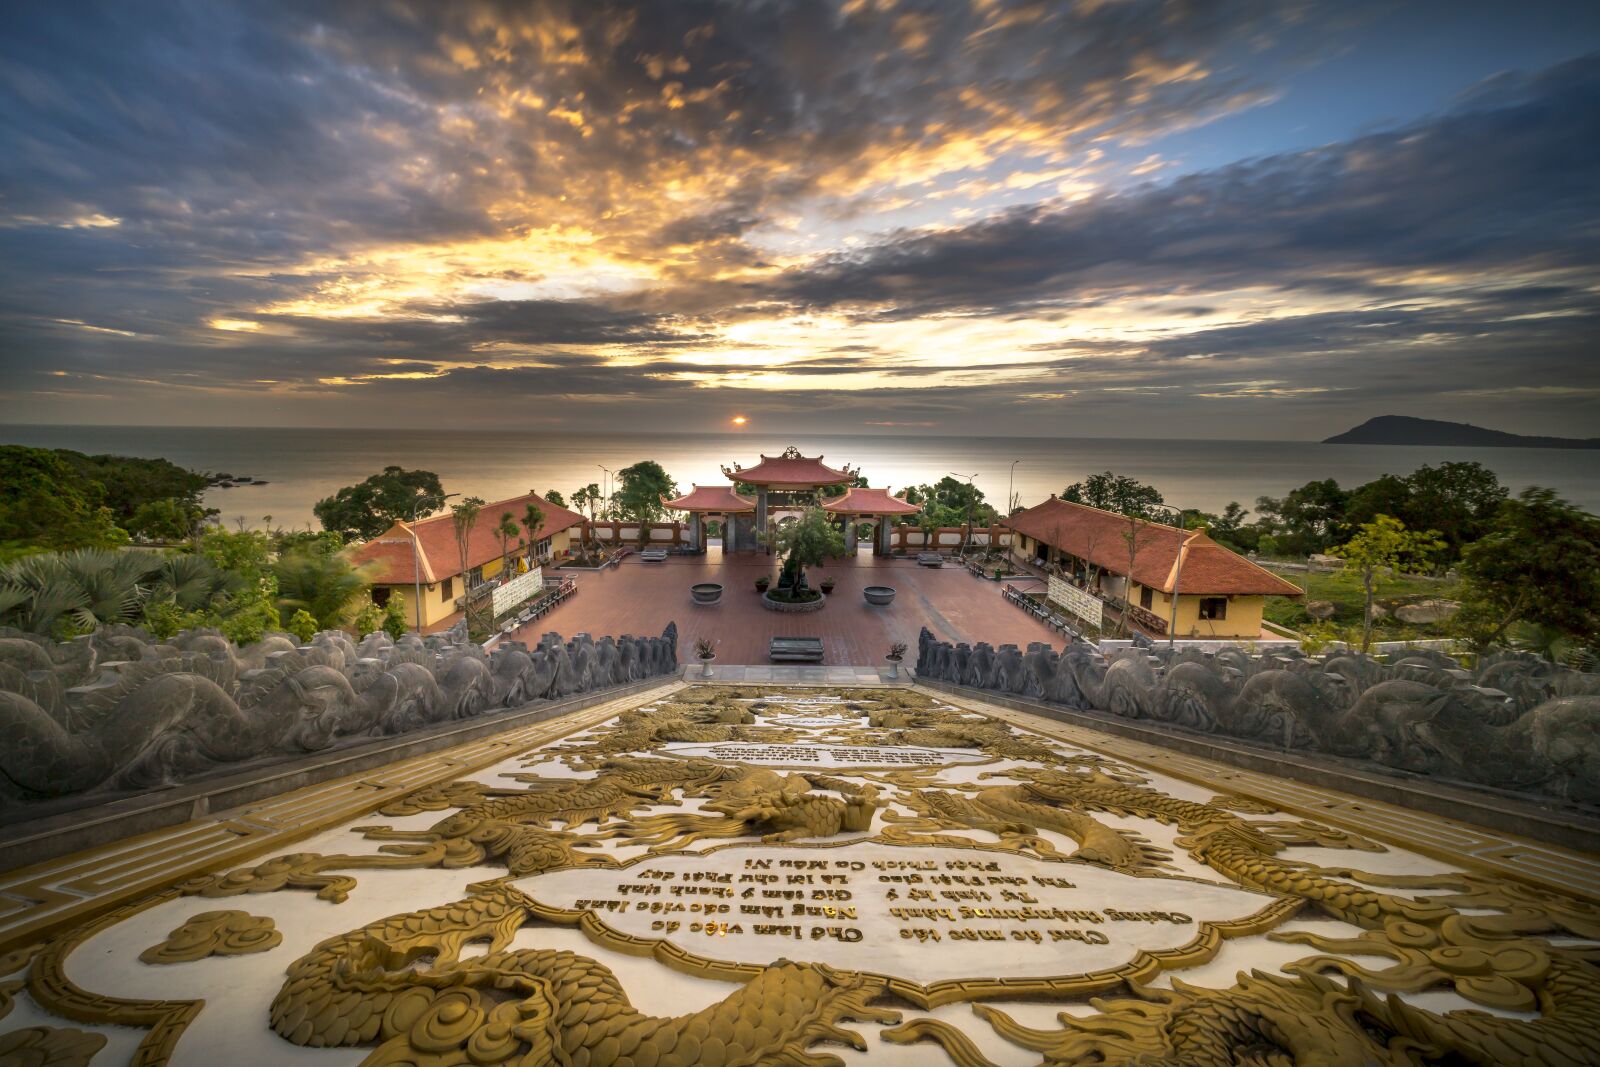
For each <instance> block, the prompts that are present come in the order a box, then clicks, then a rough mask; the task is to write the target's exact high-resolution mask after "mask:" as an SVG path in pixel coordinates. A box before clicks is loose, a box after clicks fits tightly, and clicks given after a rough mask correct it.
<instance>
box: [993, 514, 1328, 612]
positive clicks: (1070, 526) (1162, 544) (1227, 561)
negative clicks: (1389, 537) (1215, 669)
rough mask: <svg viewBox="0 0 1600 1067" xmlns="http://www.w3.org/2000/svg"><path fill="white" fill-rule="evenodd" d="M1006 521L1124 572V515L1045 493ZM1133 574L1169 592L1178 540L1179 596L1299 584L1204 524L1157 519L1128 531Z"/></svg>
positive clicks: (1287, 591) (1277, 590) (1285, 589)
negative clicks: (1188, 526)
mask: <svg viewBox="0 0 1600 1067" xmlns="http://www.w3.org/2000/svg"><path fill="white" fill-rule="evenodd" d="M1000 525H1001V526H1008V527H1010V528H1011V529H1013V530H1015V531H1017V532H1018V533H1020V534H1026V535H1027V536H1028V537H1031V538H1033V539H1034V540H1036V541H1042V542H1044V543H1045V544H1047V545H1053V546H1055V547H1056V548H1059V549H1061V550H1063V551H1065V552H1069V553H1071V554H1072V555H1074V556H1077V557H1078V558H1079V559H1083V560H1087V561H1088V562H1090V563H1093V564H1094V565H1095V566H1097V567H1102V568H1104V569H1105V570H1107V571H1110V572H1111V573H1113V574H1126V573H1127V572H1128V535H1129V532H1130V530H1131V529H1132V527H1131V526H1130V523H1129V521H1128V518H1127V517H1126V516H1124V515H1117V514H1115V513H1113V512H1109V511H1101V510H1100V509H1099V508H1091V507H1089V506H1088V505H1086V504H1074V503H1073V502H1072V501H1070V500H1061V499H1059V498H1057V497H1051V498H1050V499H1049V500H1046V501H1045V502H1044V503H1043V504H1040V505H1038V506H1037V507H1031V508H1028V509H1027V510H1026V511H1019V512H1017V513H1016V514H1015V515H1013V516H1011V518H1009V519H1002V520H1001V521H1000ZM1134 540H1135V553H1134V558H1133V580H1134V581H1136V582H1138V583H1139V584H1140V585H1143V586H1146V587H1148V588H1151V589H1158V590H1160V591H1161V592H1163V593H1171V592H1172V581H1173V576H1174V574H1175V573H1176V572H1177V570H1178V568H1177V562H1178V552H1179V547H1180V546H1182V551H1183V571H1182V573H1181V575H1178V594H1179V595H1180V596H1184V595H1193V596H1212V595H1217V596H1226V595H1250V594H1265V595H1270V596H1299V595H1300V587H1299V586H1297V585H1295V584H1294V583H1292V582H1287V581H1284V580H1283V579H1282V578H1279V577H1278V576H1277V575H1276V574H1273V573H1272V572H1271V571H1268V570H1265V569H1263V568H1261V567H1258V566H1256V565H1255V564H1254V563H1251V562H1250V561H1249V560H1247V559H1245V558H1244V557H1243V556H1241V555H1239V554H1238V553H1237V552H1232V551H1230V550H1228V549H1226V548H1224V547H1222V546H1221V545H1219V544H1217V543H1216V542H1215V541H1213V540H1212V539H1211V538H1210V537H1208V536H1206V533H1205V531H1204V530H1187V531H1186V530H1179V529H1177V528H1176V527H1173V526H1165V525H1163V524H1161V523H1157V522H1152V523H1140V524H1139V526H1138V528H1137V532H1136V533H1135V534H1134Z"/></svg>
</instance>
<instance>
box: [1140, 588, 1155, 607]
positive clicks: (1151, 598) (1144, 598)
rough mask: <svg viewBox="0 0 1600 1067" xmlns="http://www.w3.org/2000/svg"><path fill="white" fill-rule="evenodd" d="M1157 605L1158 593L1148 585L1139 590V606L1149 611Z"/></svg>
mask: <svg viewBox="0 0 1600 1067" xmlns="http://www.w3.org/2000/svg"><path fill="white" fill-rule="evenodd" d="M1155 603H1156V591H1155V590H1154V589H1151V588H1150V587H1149V586H1148V585H1147V586H1144V587H1143V588H1141V589H1140V590H1139V606H1140V607H1141V608H1143V609H1144V610H1146V611H1149V610H1150V609H1151V608H1152V607H1154V606H1155Z"/></svg>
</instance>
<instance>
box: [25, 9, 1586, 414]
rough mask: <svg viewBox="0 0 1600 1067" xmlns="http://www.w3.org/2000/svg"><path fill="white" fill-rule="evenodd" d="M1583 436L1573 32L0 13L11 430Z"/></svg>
mask: <svg viewBox="0 0 1600 1067" xmlns="http://www.w3.org/2000/svg"><path fill="white" fill-rule="evenodd" d="M1391 412H1394V413H1410V414H1418V415H1426V416H1432V417H1437V418H1448V419H1462V420H1468V421H1474V422H1478V423H1481V424H1488V425H1494V426H1500V427H1504V428H1507V429H1513V430H1520V431H1524V432H1541V433H1564V434H1583V435H1590V434H1600V4H1596V3H1594V2H1593V0H1579V2H1573V3H1560V2H1545V0H1522V2H1517V3H1498V4H1493V3H1487V2H1483V0H1451V2H1450V3H1431V2H1421V0H1418V2H1409V3H1404V4H1399V3H1393V2H1385V3H1367V2H1364V0H1340V2H1338V3H1329V4H1319V3H1296V2H1293V0H1260V2H1255V0H1234V2H1207V0H1165V2H1163V0H1078V2H1076V3H1069V2H1066V0H1044V2H1025V0H842V2H834V3H824V2H820V0H818V2H800V0H749V2H743V3H735V2H731V0H728V2H716V0H671V2H659V3H625V2H616V0H571V2H565V3H563V2H554V0H552V2H536V3H517V4H509V3H508V4H493V3H484V2H467V0H454V2H452V3H448V4H444V3H432V2H422V0H414V2H408V0H363V2H351V3H339V2H326V0H325V2H317V3H305V4H296V3H286V2H273V0H248V2H239V3H228V2H224V0H204V2H201V0H195V2H192V3H168V2H156V0H148V2H147V0H140V2H129V0H113V2H110V3H106V4H104V5H91V4H85V3H77V2H73V0H53V2H42V0H16V2H13V3H7V4H5V5H3V11H0V421H6V422H112V423H155V424H183V425H210V424H225V425H240V424H247V425H248V424H255V425H311V426H317V425H347V426H381V425H417V424H421V425H432V426H440V427H444V426H463V427H490V426H492V427H526V428H551V429H560V428H573V429H587V428H595V427H599V428H607V427H612V428H628V429H634V430H696V429H723V428H726V426H727V424H728V420H729V419H730V418H732V417H733V416H734V415H736V414H738V415H744V416H746V417H748V418H749V419H750V420H751V423H752V425H753V426H763V427H770V428H773V429H778V428H780V427H781V428H782V429H784V430H789V431H796V430H809V431H813V432H826V431H844V432H850V431H864V432H928V431H929V430H930V429H931V430H946V429H950V428H952V427H959V428H961V429H962V430H963V431H965V432H976V433H994V434H1062V435H1116V436H1126V435H1131V434H1146V435H1154V436H1181V435H1191V434H1192V435H1196V436H1202V437H1254V438H1272V437H1285V438H1309V437H1320V436H1324V435H1326V434H1328V433H1331V432H1335V431H1338V430H1340V429H1343V428H1345V427H1346V426H1348V425H1350V424H1352V423H1354V422H1358V421H1360V420H1362V419H1364V418H1366V417H1368V416H1370V415H1374V414H1382V413H1391Z"/></svg>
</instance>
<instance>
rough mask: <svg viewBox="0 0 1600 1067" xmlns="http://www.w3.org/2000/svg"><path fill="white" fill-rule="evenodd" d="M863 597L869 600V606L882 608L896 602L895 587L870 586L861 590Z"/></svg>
mask: <svg viewBox="0 0 1600 1067" xmlns="http://www.w3.org/2000/svg"><path fill="white" fill-rule="evenodd" d="M861 595H862V596H864V597H866V598H867V603H868V604H877V605H879V606H880V607H881V606H882V605H884V604H888V603H890V602H891V601H893V600H894V586H892V585H869V586H867V587H866V588H865V589H863V590H861Z"/></svg>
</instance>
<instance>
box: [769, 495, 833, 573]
mask: <svg viewBox="0 0 1600 1067" xmlns="http://www.w3.org/2000/svg"><path fill="white" fill-rule="evenodd" d="M771 537H772V544H773V547H774V548H776V549H777V551H778V554H779V555H780V556H782V557H783V560H784V563H783V570H784V575H785V583H786V584H788V585H790V586H791V587H792V594H793V595H798V594H800V593H803V592H804V591H805V588H806V577H805V575H806V568H807V567H815V566H817V565H818V564H820V563H822V562H823V561H824V560H826V559H829V558H830V557H835V556H842V555H843V554H844V551H845V548H844V534H843V533H842V532H840V530H839V528H838V527H837V526H835V525H834V524H833V520H832V519H831V518H830V517H829V515H828V513H827V512H825V511H823V510H822V509H821V508H814V507H813V508H807V509H806V510H805V511H804V512H803V513H802V514H801V515H800V517H799V518H798V519H796V520H794V521H793V522H783V523H779V524H778V526H777V528H776V529H775V530H774V531H773V532H772V535H771Z"/></svg>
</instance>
